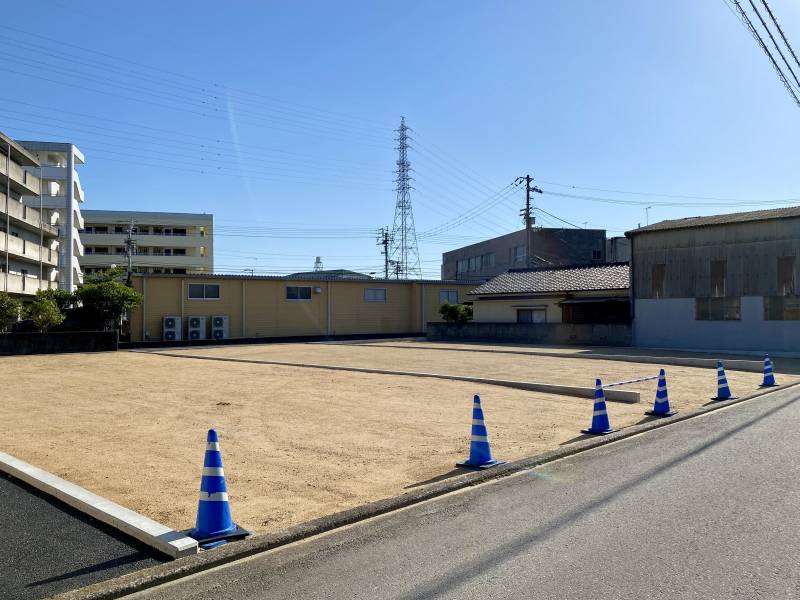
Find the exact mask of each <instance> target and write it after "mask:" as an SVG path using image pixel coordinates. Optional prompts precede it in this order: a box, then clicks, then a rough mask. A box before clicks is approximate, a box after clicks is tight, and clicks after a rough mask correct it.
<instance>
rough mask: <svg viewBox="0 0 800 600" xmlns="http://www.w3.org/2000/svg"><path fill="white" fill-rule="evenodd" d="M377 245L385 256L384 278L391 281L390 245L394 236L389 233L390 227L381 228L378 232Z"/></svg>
mask: <svg viewBox="0 0 800 600" xmlns="http://www.w3.org/2000/svg"><path fill="white" fill-rule="evenodd" d="M377 243H378V246H381V254H382V255H383V278H384V279H389V262H390V261H389V245H390V244H391V243H392V234H391V233H389V228H388V227H381V228H380V229H379V230H378V237H377Z"/></svg>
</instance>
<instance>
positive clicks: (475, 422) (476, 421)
mask: <svg viewBox="0 0 800 600" xmlns="http://www.w3.org/2000/svg"><path fill="white" fill-rule="evenodd" d="M472 424H473V425H485V423H484V422H483V419H472Z"/></svg>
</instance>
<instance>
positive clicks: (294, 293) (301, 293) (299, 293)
mask: <svg viewBox="0 0 800 600" xmlns="http://www.w3.org/2000/svg"><path fill="white" fill-rule="evenodd" d="M286 299H287V300H311V287H308V286H299V285H287V286H286Z"/></svg>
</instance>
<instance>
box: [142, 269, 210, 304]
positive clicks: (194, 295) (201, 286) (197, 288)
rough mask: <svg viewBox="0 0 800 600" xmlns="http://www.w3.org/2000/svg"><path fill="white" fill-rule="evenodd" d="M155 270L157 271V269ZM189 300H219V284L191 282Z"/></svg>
mask: <svg viewBox="0 0 800 600" xmlns="http://www.w3.org/2000/svg"><path fill="white" fill-rule="evenodd" d="M153 272H155V269H154V270H153ZM189 300H219V284H218V283H190V284H189Z"/></svg>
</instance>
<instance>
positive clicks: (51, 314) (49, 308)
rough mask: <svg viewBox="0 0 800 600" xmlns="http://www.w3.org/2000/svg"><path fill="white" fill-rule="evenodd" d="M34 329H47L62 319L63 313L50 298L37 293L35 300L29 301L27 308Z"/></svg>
mask: <svg viewBox="0 0 800 600" xmlns="http://www.w3.org/2000/svg"><path fill="white" fill-rule="evenodd" d="M27 313H28V318H30V319H31V320H32V321H33V323H34V325H36V329H38V330H39V331H47V330H48V329H50V328H51V327H52V326H53V325H58V324H59V323H61V322H62V321H63V320H64V315H63V314H62V313H61V311H60V310H58V305H57V304H56V302H55V300H53V299H52V298H47V297H45V296H41V295H39V294H37V297H36V300H34V301H33V302H31V304H30V306H29V307H28V310H27Z"/></svg>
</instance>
